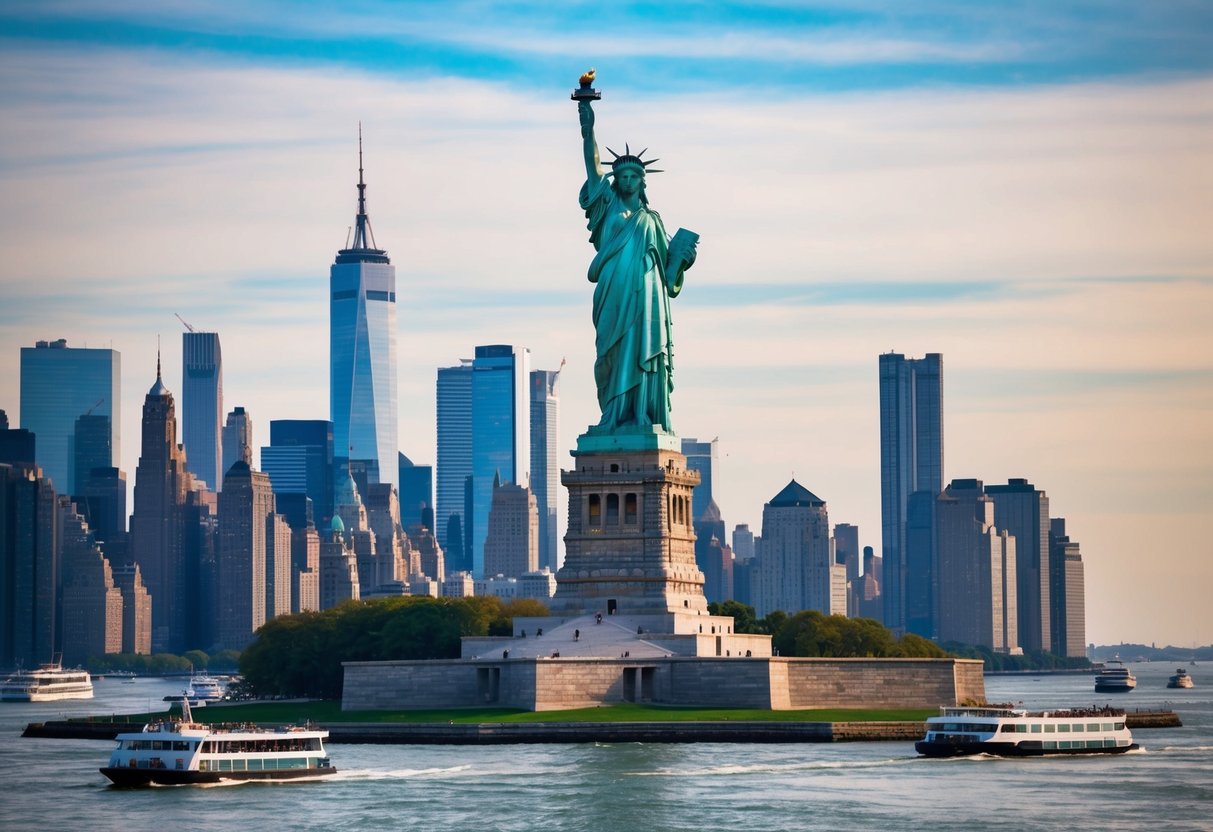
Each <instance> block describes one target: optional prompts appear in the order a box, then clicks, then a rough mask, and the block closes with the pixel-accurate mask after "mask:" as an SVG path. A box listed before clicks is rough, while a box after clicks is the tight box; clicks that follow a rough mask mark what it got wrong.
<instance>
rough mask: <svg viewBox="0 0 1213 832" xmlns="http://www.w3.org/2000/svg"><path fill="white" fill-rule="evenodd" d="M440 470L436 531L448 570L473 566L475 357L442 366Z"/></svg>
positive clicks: (439, 421)
mask: <svg viewBox="0 0 1213 832" xmlns="http://www.w3.org/2000/svg"><path fill="white" fill-rule="evenodd" d="M437 411H438V412H437V422H438V472H437V480H438V482H437V486H438V488H437V491H438V493H437V510H436V513H435V517H434V525H435V526H437V528H436V529H435V530H434V533H435V535H436V536H437V538H438V545H439V546H441V547H442V549H443V551H444V552H445V553H446V560H447V564H446V565H447V569H448V570H450V571H452V572H468V571H470V570H471V568H472V557H471V546H470V544H469V542H468V540H467V535H466V531H467V519H468V518H465V517H464V514H465V513H466V511H467V503H468V502H469V501H468V500H467V497H468V496H470V495H469V494H468V485H469V484H470V482H471V478H472V360H471V359H470V358H465V359H462V360H461V361H460V363H459V365H458V366H455V367H439V368H438V384H437Z"/></svg>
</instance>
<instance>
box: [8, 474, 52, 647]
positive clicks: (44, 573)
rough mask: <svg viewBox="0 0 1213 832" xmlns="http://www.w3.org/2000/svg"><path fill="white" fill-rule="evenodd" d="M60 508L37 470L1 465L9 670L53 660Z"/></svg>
mask: <svg viewBox="0 0 1213 832" xmlns="http://www.w3.org/2000/svg"><path fill="white" fill-rule="evenodd" d="M58 505H59V504H58V500H57V499H56V495H55V489H54V488H53V487H52V485H51V481H50V480H49V479H47V478H46V477H44V476H42V471H41V469H39V468H38V467H37V466H33V465H4V464H0V665H3V666H5V667H15V666H24V667H36V666H37V665H38V664H40V663H42V662H48V661H50V660H51V658H52V657H53V655H54V650H55V643H56V638H57V633H56V623H57V621H58V619H59V611H58V588H59V558H58V554H59V531H60V530H59V514H58Z"/></svg>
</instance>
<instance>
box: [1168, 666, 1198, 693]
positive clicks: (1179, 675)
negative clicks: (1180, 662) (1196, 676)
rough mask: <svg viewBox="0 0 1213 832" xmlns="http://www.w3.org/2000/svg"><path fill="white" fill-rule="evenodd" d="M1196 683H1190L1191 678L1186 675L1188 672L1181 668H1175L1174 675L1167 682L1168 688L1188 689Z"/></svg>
mask: <svg viewBox="0 0 1213 832" xmlns="http://www.w3.org/2000/svg"><path fill="white" fill-rule="evenodd" d="M1195 686H1196V683H1195V682H1193V681H1192V677H1191V676H1189V675H1188V671H1187V670H1185V669H1184V668H1182V667H1177V668H1175V675H1174V676H1172V677H1171V678H1170V679H1168V680H1167V687H1169V688H1190V687H1195Z"/></svg>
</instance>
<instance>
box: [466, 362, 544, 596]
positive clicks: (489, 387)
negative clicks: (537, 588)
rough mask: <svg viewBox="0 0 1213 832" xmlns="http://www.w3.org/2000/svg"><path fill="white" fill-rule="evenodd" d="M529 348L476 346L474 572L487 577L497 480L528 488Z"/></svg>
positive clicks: (468, 531) (471, 536) (470, 531)
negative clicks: (487, 543) (488, 540)
mask: <svg viewBox="0 0 1213 832" xmlns="http://www.w3.org/2000/svg"><path fill="white" fill-rule="evenodd" d="M530 365H531V351H530V350H528V349H527V348H526V347H513V346H508V345H505V344H496V345H492V346H485V347H476V358H475V360H473V362H472V517H471V528H470V529H465V535H464V536H465V539H470V540H471V542H472V574H473V575H474V576H475V577H477V578H480V577H483V576H484V541H485V538H486V537H487V536H488V530H489V508H490V507H491V506H492V502H493V479H494V477H496V476H497V475H500V476H501V481H502V482H512V483H514V484H515V485H522V486H529V485H530V472H531V399H530V394H529V392H528V389H527V388H528V385H529V384H530V373H531V367H530Z"/></svg>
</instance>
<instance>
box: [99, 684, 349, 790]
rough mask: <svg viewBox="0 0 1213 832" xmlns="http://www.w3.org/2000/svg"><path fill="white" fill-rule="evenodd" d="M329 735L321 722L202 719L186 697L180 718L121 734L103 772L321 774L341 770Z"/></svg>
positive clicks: (174, 779) (204, 779) (152, 775)
mask: <svg viewBox="0 0 1213 832" xmlns="http://www.w3.org/2000/svg"><path fill="white" fill-rule="evenodd" d="M328 735H329V732H328V731H325V730H323V729H318V728H279V729H277V730H272V729H265V728H258V727H257V726H255V725H247V724H244V725H229V726H213V725H202V724H199V723H196V722H194V721H193V715H192V714H191V713H190V706H189V703H188V702H186V703H184V705H183V707H182V718H181V719H180V720H176V721H167V722H153V723H149V724H147V725H145V726H144V727H143V730H142V731H138V732H131V733H126V734H119V735H118V736H117V740H118V745H117V747H116V748H115V749H114V750H113V752H112V753H111V754H110V759H109V765H107V766H105V767H104V768H102V769H101V773H102V774H104V775H105V776H106V777H108V778H109V779H110V780H112V781H113V783H114V784H115V785H117V786H146V785H149V784H151V783H157V784H160V785H186V784H192V783H218V782H219V781H221V780H290V779H295V778H299V777H319V776H324V775H328V774H335V773H336V771H337V769H335V768H333V765H332V763H331V762H330V761H329V758H328V755H327V754H326V753H325V750H324V740H325V738H327V737H328Z"/></svg>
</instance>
